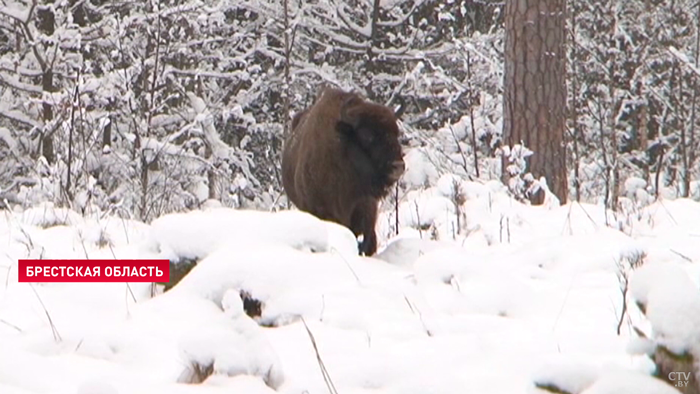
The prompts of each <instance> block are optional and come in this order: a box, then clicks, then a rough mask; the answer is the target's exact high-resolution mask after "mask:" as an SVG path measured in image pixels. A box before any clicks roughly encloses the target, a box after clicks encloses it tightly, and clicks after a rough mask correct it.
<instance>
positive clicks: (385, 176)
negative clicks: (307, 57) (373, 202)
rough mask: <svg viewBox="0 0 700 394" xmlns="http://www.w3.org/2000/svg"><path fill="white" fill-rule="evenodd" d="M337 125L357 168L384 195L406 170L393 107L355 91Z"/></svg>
mask: <svg viewBox="0 0 700 394" xmlns="http://www.w3.org/2000/svg"><path fill="white" fill-rule="evenodd" d="M337 129H338V131H339V132H340V134H341V136H342V137H341V138H343V139H344V140H345V141H344V146H345V148H346V149H347V152H348V156H349V158H350V161H351V162H352V165H353V166H354V168H355V169H356V170H357V171H358V172H359V173H360V175H361V176H362V178H365V179H366V178H369V179H370V183H371V186H372V189H373V191H374V192H375V193H373V194H377V195H383V194H385V193H386V192H387V191H388V190H387V189H388V188H389V187H390V186H391V185H392V184H394V182H396V181H397V180H398V179H399V177H401V175H402V174H403V172H404V170H405V165H404V161H403V153H402V151H401V145H400V144H399V127H398V125H397V124H396V116H395V115H394V112H393V111H392V110H390V109H389V108H387V107H385V106H383V105H378V104H374V103H369V102H365V101H363V100H362V99H361V98H360V97H358V96H356V95H351V96H350V97H348V98H347V99H346V100H345V101H344V102H343V104H342V107H341V113H340V121H339V122H338V124H337Z"/></svg>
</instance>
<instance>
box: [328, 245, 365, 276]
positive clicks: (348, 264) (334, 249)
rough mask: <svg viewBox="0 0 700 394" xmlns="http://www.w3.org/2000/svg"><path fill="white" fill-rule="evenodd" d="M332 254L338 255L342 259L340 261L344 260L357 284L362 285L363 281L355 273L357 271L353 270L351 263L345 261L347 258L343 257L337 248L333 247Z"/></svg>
mask: <svg viewBox="0 0 700 394" xmlns="http://www.w3.org/2000/svg"><path fill="white" fill-rule="evenodd" d="M331 252H332V253H333V254H335V255H338V256H339V257H340V259H341V260H343V262H344V263H345V265H346V266H347V267H348V269H349V270H350V272H352V274H353V276H354V277H355V279H356V280H357V283H362V281H361V280H360V277H359V276H357V273H355V270H354V269H352V267H351V266H350V263H349V262H348V261H347V260H346V259H345V257H343V255H342V254H340V252H338V250H337V249H336V248H333V247H331Z"/></svg>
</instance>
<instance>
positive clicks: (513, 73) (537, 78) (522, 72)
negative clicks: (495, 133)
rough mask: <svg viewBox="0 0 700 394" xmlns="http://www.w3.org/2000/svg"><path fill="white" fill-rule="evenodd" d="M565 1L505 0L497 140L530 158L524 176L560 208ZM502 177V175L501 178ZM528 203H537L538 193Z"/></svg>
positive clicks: (564, 177) (563, 149)
mask: <svg viewBox="0 0 700 394" xmlns="http://www.w3.org/2000/svg"><path fill="white" fill-rule="evenodd" d="M565 11H566V2H565V0H511V1H507V2H506V8H505V30H506V39H505V73H504V94H503V112H504V126H503V136H504V141H505V143H506V144H508V145H510V146H513V145H516V144H521V143H522V144H524V145H525V147H527V148H528V149H530V150H531V151H533V152H534V154H533V155H532V156H530V157H529V159H528V171H529V172H530V173H532V175H533V176H535V178H536V179H539V178H540V177H545V178H546V179H547V184H548V186H549V189H550V190H551V191H552V192H553V193H554V194H555V195H556V196H557V197H558V198H559V201H560V202H561V203H566V200H567V191H568V182H567V172H566V147H565V144H564V132H565V105H566V80H565V75H566V74H565V73H566V55H565V46H564V44H565V40H566V36H565V34H566V31H565V18H566V16H565ZM505 176H507V175H505ZM539 194H540V196H539V198H538V199H537V200H538V201H533V203H541V202H542V198H541V193H539Z"/></svg>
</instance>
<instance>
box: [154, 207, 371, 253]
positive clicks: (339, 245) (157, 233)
mask: <svg viewBox="0 0 700 394" xmlns="http://www.w3.org/2000/svg"><path fill="white" fill-rule="evenodd" d="M151 227H152V237H153V239H154V240H155V242H157V243H158V244H159V246H160V250H161V253H162V255H163V256H164V258H168V259H169V260H171V261H179V260H180V259H182V258H187V259H201V258H203V257H205V256H207V255H209V254H210V253H212V252H213V251H215V250H217V248H219V247H222V246H225V245H226V244H227V243H230V242H234V241H237V240H269V241H271V242H281V243H283V244H286V245H289V246H291V247H293V248H296V249H300V250H307V251H315V252H327V251H331V250H333V251H337V252H338V253H340V254H341V255H356V254H357V241H356V239H355V237H354V235H353V234H352V232H350V230H348V229H347V228H345V227H342V226H340V225H337V224H335V223H331V222H324V221H321V220H319V219H317V218H316V217H314V216H312V215H310V214H308V213H305V212H301V211H282V212H277V213H268V212H260V211H248V210H235V209H229V208H212V209H207V210H204V211H192V212H188V213H176V214H170V215H165V216H163V217H161V218H158V219H156V220H154V221H153V223H152V225H151Z"/></svg>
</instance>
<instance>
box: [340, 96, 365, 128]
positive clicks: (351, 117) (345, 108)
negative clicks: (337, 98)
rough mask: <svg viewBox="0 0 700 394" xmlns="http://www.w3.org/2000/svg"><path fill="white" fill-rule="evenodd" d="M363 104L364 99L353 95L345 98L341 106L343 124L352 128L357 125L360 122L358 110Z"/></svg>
mask: <svg viewBox="0 0 700 394" xmlns="http://www.w3.org/2000/svg"><path fill="white" fill-rule="evenodd" d="M362 104H363V101H362V99H361V98H360V97H359V96H357V95H355V94H351V95H349V96H348V97H347V98H345V99H344V100H343V103H342V104H341V106H340V120H341V122H345V123H347V124H349V125H352V126H355V125H357V121H358V120H359V114H358V110H359V109H360V106H361V105H362Z"/></svg>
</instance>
